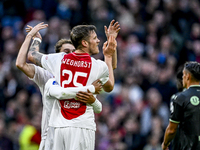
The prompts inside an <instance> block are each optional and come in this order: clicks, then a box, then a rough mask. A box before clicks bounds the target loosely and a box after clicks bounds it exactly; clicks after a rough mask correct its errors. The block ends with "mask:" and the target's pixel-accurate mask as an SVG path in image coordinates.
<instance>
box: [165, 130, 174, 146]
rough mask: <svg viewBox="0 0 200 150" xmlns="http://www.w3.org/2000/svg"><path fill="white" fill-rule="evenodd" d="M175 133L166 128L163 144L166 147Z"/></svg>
mask: <svg viewBox="0 0 200 150" xmlns="http://www.w3.org/2000/svg"><path fill="white" fill-rule="evenodd" d="M175 135H176V131H171V130H170V128H169V127H167V128H166V131H165V136H164V141H163V144H164V145H165V146H166V147H168V146H169V144H170V142H171V141H172V139H173V138H174V137H175Z"/></svg>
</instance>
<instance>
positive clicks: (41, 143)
mask: <svg viewBox="0 0 200 150" xmlns="http://www.w3.org/2000/svg"><path fill="white" fill-rule="evenodd" d="M44 143H45V139H42V140H41V142H40V147H39V150H44V145H45V144H44Z"/></svg>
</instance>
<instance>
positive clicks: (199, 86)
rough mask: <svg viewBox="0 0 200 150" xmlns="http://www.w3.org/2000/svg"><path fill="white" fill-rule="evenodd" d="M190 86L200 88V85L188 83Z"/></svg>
mask: <svg viewBox="0 0 200 150" xmlns="http://www.w3.org/2000/svg"><path fill="white" fill-rule="evenodd" d="M190 87H198V88H200V85H190V86H189V88H190Z"/></svg>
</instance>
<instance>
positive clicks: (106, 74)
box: [97, 60, 109, 85]
mask: <svg viewBox="0 0 200 150" xmlns="http://www.w3.org/2000/svg"><path fill="white" fill-rule="evenodd" d="M97 62H98V64H99V66H100V70H101V74H100V77H99V79H100V80H101V82H102V84H103V85H104V84H105V83H106V82H107V81H108V80H109V70H108V66H107V65H106V63H105V62H104V61H101V60H97Z"/></svg>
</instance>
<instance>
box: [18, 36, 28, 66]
mask: <svg viewBox="0 0 200 150" xmlns="http://www.w3.org/2000/svg"><path fill="white" fill-rule="evenodd" d="M30 42H31V36H26V38H25V40H24V42H23V44H22V46H21V48H20V50H19V53H18V55H17V59H16V66H17V67H18V68H22V67H23V66H24V65H25V64H26V55H27V52H28V47H29V44H30Z"/></svg>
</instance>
